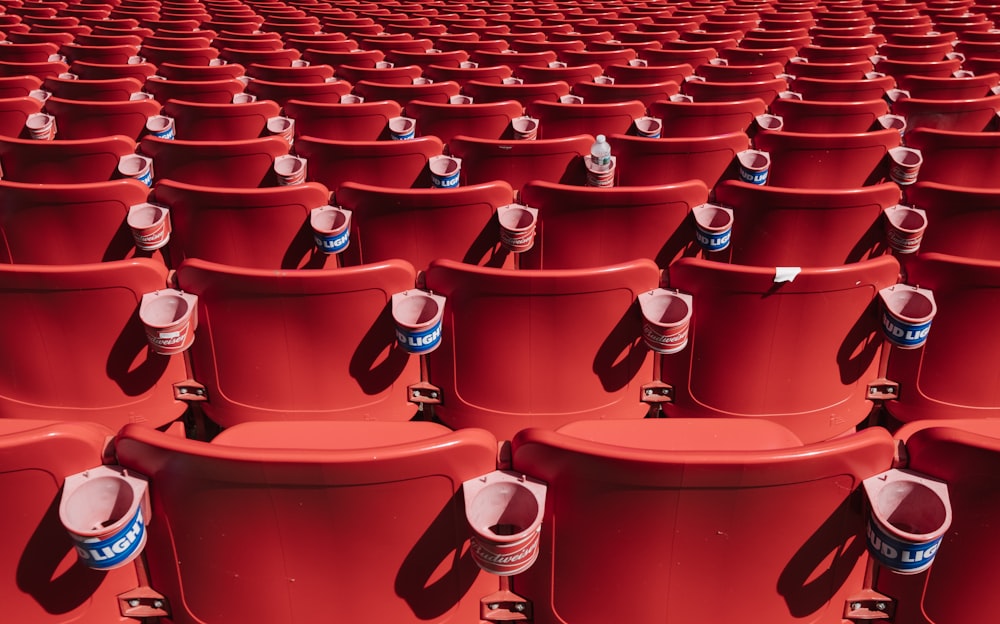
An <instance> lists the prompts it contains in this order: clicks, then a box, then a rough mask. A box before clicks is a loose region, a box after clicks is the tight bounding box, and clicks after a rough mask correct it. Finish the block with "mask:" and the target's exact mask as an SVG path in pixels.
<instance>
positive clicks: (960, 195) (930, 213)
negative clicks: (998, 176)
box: [906, 150, 1000, 260]
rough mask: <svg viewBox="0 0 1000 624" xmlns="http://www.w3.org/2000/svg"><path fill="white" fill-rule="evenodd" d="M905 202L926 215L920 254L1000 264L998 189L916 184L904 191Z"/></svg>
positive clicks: (999, 199) (999, 196)
mask: <svg viewBox="0 0 1000 624" xmlns="http://www.w3.org/2000/svg"><path fill="white" fill-rule="evenodd" d="M942 152H943V153H942V154H941V156H942V157H944V158H947V157H948V156H949V151H947V150H942ZM931 153H932V154H933V155H935V156H936V155H937V152H931ZM958 164H959V165H961V163H958ZM906 198H907V201H908V202H909V203H910V204H912V205H913V206H915V207H917V208H921V209H923V210H924V211H926V212H927V222H928V229H927V230H926V231H925V232H924V238H923V240H922V241H921V242H920V251H921V252H928V251H934V252H938V253H943V254H951V255H955V256H961V257H963V258H979V259H982V260H1000V248H998V246H997V244H996V241H997V240H998V238H997V237H998V236H1000V188H983V185H976V187H972V186H970V187H964V186H950V185H947V184H939V183H936V182H917V183H916V184H915V185H913V186H912V187H910V188H909V189H907V191H906ZM931 224H932V225H931Z"/></svg>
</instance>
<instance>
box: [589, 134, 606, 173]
mask: <svg viewBox="0 0 1000 624" xmlns="http://www.w3.org/2000/svg"><path fill="white" fill-rule="evenodd" d="M590 160H591V163H593V165H594V167H595V168H601V169H603V168H606V167H610V166H611V146H610V145H608V139H607V137H605V136H604V135H603V134H598V135H597V141H595V142H594V144H593V145H591V146H590Z"/></svg>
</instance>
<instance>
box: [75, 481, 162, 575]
mask: <svg viewBox="0 0 1000 624" xmlns="http://www.w3.org/2000/svg"><path fill="white" fill-rule="evenodd" d="M59 520H60V521H61V522H62V525H63V527H64V528H65V529H66V531H67V532H68V533H69V536H70V538H71V539H72V540H73V543H74V545H75V546H76V553H77V557H78V558H79V560H80V562H81V563H83V564H84V565H86V566H87V567H89V568H93V569H95V570H113V569H115V568H120V567H122V566H124V565H127V564H128V563H130V562H131V561H132V560H134V559H135V558H136V557H138V556H139V554H140V553H141V552H142V549H143V547H145V545H146V524H147V523H148V522H149V483H148V481H147V480H146V478H145V477H142V476H140V475H137V474H135V473H130V472H129V471H128V470H126V469H124V468H122V467H121V466H98V467H96V468H91V469H90V470H85V471H84V472H81V473H77V474H75V475H70V476H68V477H66V481H65V483H64V484H63V492H62V496H61V498H60V501H59Z"/></svg>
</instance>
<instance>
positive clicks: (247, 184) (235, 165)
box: [141, 135, 288, 188]
mask: <svg viewBox="0 0 1000 624" xmlns="http://www.w3.org/2000/svg"><path fill="white" fill-rule="evenodd" d="M141 151H142V153H143V154H145V155H146V156H149V157H150V158H152V159H153V175H154V176H155V178H156V180H157V181H160V180H176V181H178V182H186V183H188V184H199V185H204V186H226V187H240V188H257V187H259V186H262V185H267V186H272V185H274V180H275V174H274V172H273V171H272V167H273V165H274V159H275V158H277V157H278V156H282V155H284V154H287V153H288V142H287V141H285V139H284V138H282V137H280V136H265V137H261V138H259V139H245V140H242V141H188V140H181V139H163V138H160V137H156V136H152V135H149V136H146V137H145V138H144V139H143V140H142V143H141Z"/></svg>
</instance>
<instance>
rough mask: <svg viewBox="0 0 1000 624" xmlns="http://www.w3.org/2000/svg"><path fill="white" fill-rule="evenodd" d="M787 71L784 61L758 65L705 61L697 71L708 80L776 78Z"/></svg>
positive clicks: (734, 80)
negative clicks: (721, 63)
mask: <svg viewBox="0 0 1000 624" xmlns="http://www.w3.org/2000/svg"><path fill="white" fill-rule="evenodd" d="M784 71H785V65H784V63H762V64H757V65H713V64H712V63H705V64H704V65H702V66H701V67H699V68H698V71H697V72H696V73H697V74H698V75H699V76H701V77H702V78H704V79H705V80H706V81H708V82H754V81H757V80H774V79H775V78H777V77H778V76H779V75H781V74H783V73H784Z"/></svg>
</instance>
